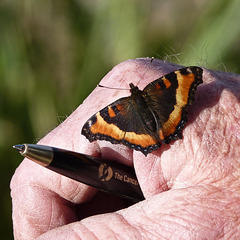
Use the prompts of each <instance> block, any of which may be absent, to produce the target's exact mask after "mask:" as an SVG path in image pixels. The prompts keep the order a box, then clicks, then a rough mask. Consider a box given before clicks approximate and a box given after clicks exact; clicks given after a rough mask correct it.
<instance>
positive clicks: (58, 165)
mask: <svg viewBox="0 0 240 240" xmlns="http://www.w3.org/2000/svg"><path fill="white" fill-rule="evenodd" d="M53 152H54V155H53V160H52V162H51V163H50V164H49V165H48V166H47V168H49V169H51V170H53V171H55V172H58V173H60V174H62V175H64V176H67V177H69V178H72V179H74V180H77V181H80V182H82V183H85V184H87V185H90V186H93V187H95V188H98V189H100V190H102V191H106V192H109V193H112V194H114V195H117V196H120V197H124V198H128V199H131V200H134V201H140V200H143V199H144V197H143V194H142V191H141V189H140V186H139V183H138V181H137V178H136V175H135V171H134V169H133V168H132V167H129V166H126V165H123V164H119V163H117V162H113V161H108V160H103V159H101V158H95V157H91V156H87V155H84V154H80V153H76V152H70V151H65V150H62V149H61V150H60V149H57V148H53Z"/></svg>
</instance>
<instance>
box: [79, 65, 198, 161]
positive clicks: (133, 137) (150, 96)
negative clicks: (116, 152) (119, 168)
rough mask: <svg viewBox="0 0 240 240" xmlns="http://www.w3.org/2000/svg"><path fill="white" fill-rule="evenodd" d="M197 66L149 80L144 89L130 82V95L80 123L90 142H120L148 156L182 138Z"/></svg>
mask: <svg viewBox="0 0 240 240" xmlns="http://www.w3.org/2000/svg"><path fill="white" fill-rule="evenodd" d="M202 73H203V70H202V68H200V67H195V66H192V67H185V68H182V69H179V70H177V71H174V72H172V73H169V74H167V75H165V76H162V77H160V78H158V79H156V80H155V81H153V82H151V83H149V84H148V85H147V86H146V87H145V88H144V89H143V90H139V88H138V87H137V86H134V84H133V83H130V84H129V86H130V92H131V95H130V96H129V97H124V98H120V99H118V100H117V101H115V102H113V103H111V104H109V105H108V106H106V107H105V108H103V109H102V110H100V111H99V112H97V113H96V114H94V115H93V116H92V117H91V118H90V119H89V120H87V122H86V123H85V124H84V125H83V128H82V134H83V135H84V136H85V137H86V138H87V139H88V140H89V141H90V142H93V141H95V140H105V141H110V142H111V143H113V144H123V145H125V146H127V147H128V148H130V149H134V150H137V151H141V152H142V153H143V154H144V155H145V156H147V155H148V154H149V153H151V152H152V151H155V150H157V149H158V148H160V147H161V145H162V144H169V143H170V142H171V141H174V140H177V139H181V138H182V130H183V128H184V126H185V124H186V123H187V108H188V107H189V106H190V105H191V104H192V103H193V101H194V94H195V91H196V89H197V87H198V85H199V84H201V83H202Z"/></svg>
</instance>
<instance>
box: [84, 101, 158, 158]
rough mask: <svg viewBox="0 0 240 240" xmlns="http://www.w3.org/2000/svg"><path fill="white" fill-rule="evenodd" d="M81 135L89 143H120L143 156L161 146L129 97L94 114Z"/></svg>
mask: <svg viewBox="0 0 240 240" xmlns="http://www.w3.org/2000/svg"><path fill="white" fill-rule="evenodd" d="M82 134H83V135H84V136H85V137H86V138H87V139H88V140H89V141H90V142H92V141H95V140H106V141H110V142H111V143H113V144H119V143H122V144H124V145H126V146H127V147H129V148H131V149H135V150H137V151H141V152H142V153H143V154H145V155H147V154H148V153H150V152H152V151H154V150H157V149H158V148H159V147H160V146H161V144H160V142H159V141H158V136H157V138H156V137H155V136H152V135H151V131H150V130H149V129H148V128H146V125H145V123H144V122H143V120H142V118H141V114H139V108H138V107H137V106H136V103H135V102H134V100H133V99H132V98H131V97H126V98H121V99H119V100H117V101H115V102H113V103H112V104H110V105H108V106H107V107H105V108H103V109H102V110H101V111H99V112H97V113H96V114H94V115H93V116H92V117H91V118H90V119H89V120H88V121H87V122H86V123H85V124H84V126H83V128H82Z"/></svg>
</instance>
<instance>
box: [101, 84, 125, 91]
mask: <svg viewBox="0 0 240 240" xmlns="http://www.w3.org/2000/svg"><path fill="white" fill-rule="evenodd" d="M97 86H98V87H102V88H107V89H117V90H129V88H115V87H107V86H103V85H101V84H98V85H97Z"/></svg>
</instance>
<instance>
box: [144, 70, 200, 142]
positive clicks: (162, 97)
mask: <svg viewBox="0 0 240 240" xmlns="http://www.w3.org/2000/svg"><path fill="white" fill-rule="evenodd" d="M202 72H203V70H202V69H201V68H199V67H186V68H182V69H180V70H177V71H175V72H172V73H170V74H167V75H165V76H163V77H161V78H159V79H157V80H155V81H153V82H151V83H150V84H148V85H147V86H146V87H145V88H144V90H143V97H144V98H145V99H146V101H147V105H148V107H149V108H150V109H151V110H152V111H153V113H154V115H155V117H156V119H157V123H158V129H157V131H158V134H159V137H160V139H161V141H162V142H163V143H164V144H165V143H169V142H170V141H172V140H176V139H179V138H182V129H183V127H184V126H185V124H186V122H187V107H188V106H190V105H191V104H192V102H193V100H194V93H195V90H196V89H197V86H198V85H199V84H201V83H202Z"/></svg>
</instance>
